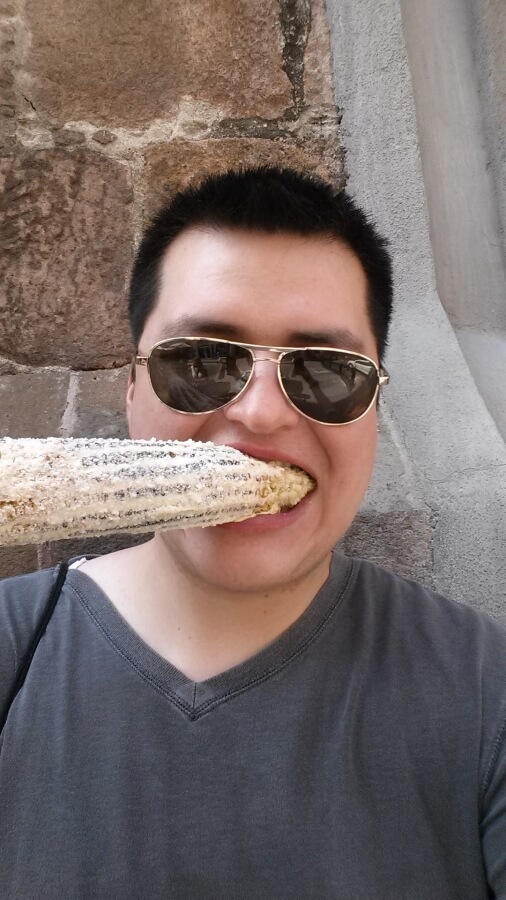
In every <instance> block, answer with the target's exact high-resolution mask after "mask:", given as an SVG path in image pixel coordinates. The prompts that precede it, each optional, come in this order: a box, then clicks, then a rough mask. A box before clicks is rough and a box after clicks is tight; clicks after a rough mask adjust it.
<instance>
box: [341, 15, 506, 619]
mask: <svg viewBox="0 0 506 900" xmlns="http://www.w3.org/2000/svg"><path fill="white" fill-rule="evenodd" d="M327 9H328V16H329V22H330V28H331V36H332V46H333V65H334V83H335V91H336V102H337V105H338V106H339V107H340V109H341V113H342V126H341V127H342V141H343V144H344V146H345V147H346V166H347V175H348V186H349V188H350V190H351V192H352V193H353V194H354V195H355V196H356V198H357V199H358V201H359V202H361V203H362V204H363V205H364V206H365V207H366V208H367V209H369V210H370V212H371V214H372V216H373V217H374V219H375V220H376V221H377V223H378V225H379V226H380V228H381V229H382V230H383V231H384V232H385V233H386V234H387V235H388V236H389V237H390V239H391V246H392V251H393V256H394V269H395V279H396V313H395V318H394V322H393V329H392V338H391V343H390V350H389V354H388V358H387V365H388V367H389V368H390V370H391V375H392V381H391V385H390V386H389V388H388V390H387V391H386V392H385V395H386V397H387V398H388V399H387V400H386V404H387V409H386V415H385V418H386V421H387V424H388V435H387V447H386V448H385V450H384V452H386V453H390V454H392V455H397V456H399V455H400V456H402V457H403V458H404V459H405V460H407V462H406V464H405V467H404V468H405V471H410V472H411V488H412V490H417V489H420V490H421V493H422V496H423V499H424V502H425V504H426V505H427V508H429V509H430V510H431V512H432V525H433V527H432V555H433V565H434V581H435V584H436V587H437V588H438V589H439V590H441V591H442V592H443V593H445V594H448V595H449V596H451V597H453V598H455V599H459V600H465V601H466V602H469V603H472V604H475V605H477V606H480V607H483V608H485V609H488V610H489V611H491V612H495V613H496V614H504V613H506V586H505V577H504V576H505V559H506V534H505V522H506V479H505V475H506V448H505V444H504V440H503V439H502V437H501V435H500V433H499V430H498V427H497V424H496V421H495V420H494V418H493V417H492V416H491V415H490V413H489V411H488V409H487V406H486V405H485V403H484V401H483V398H482V396H481V394H480V392H479V390H478V389H477V386H476V382H475V379H474V378H473V374H472V373H471V372H470V369H469V366H468V364H467V362H466V359H465V358H464V356H463V354H462V350H461V347H460V345H459V342H458V341H457V338H456V335H455V332H454V329H453V328H452V325H451V323H450V321H449V319H448V315H447V313H446V311H445V309H444V307H443V305H442V303H441V301H440V297H439V295H438V291H437V287H436V272H435V266H434V254H433V248H432V244H431V230H430V224H429V214H428V209H427V202H426V194H425V185H424V179H423V170H422V166H421V160H420V150H419V137H418V131H417V120H416V113H415V99H414V95H413V87H412V75H411V71H410V66H409V59H408V55H407V52H406V44H405V35H404V30H403V22H402V17H401V7H400V2H399V0H361V2H360V3H356V2H355V0H328V2H327ZM438 124H439V123H436V122H434V123H433V126H434V127H436V125H438ZM461 187H462V189H463V186H461ZM451 225H452V223H450V225H449V226H448V227H450V226H451ZM452 241H453V239H452ZM380 474H381V471H380ZM386 493H387V487H386V485H384V484H383V485H382V484H381V482H378V481H377V482H376V484H375V492H374V494H373V498H372V499H373V502H374V503H375V504H376V505H380V504H381V503H382V502H385V501H386V497H385V495H386ZM408 495H409V491H407V490H406V500H405V502H406V505H408V503H409V496H408ZM369 502H370V501H369Z"/></svg>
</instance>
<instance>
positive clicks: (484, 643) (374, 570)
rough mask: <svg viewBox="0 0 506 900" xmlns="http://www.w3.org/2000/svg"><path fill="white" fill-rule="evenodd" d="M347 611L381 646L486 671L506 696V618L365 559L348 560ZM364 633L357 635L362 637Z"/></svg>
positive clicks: (421, 659) (466, 671)
mask: <svg viewBox="0 0 506 900" xmlns="http://www.w3.org/2000/svg"><path fill="white" fill-rule="evenodd" d="M352 571H353V575H352V579H351V585H350V589H351V594H350V602H349V604H348V610H349V615H350V616H351V617H352V619H353V620H354V622H355V627H356V628H357V629H361V630H364V629H365V630H366V632H368V633H370V634H372V633H374V634H375V635H376V637H377V638H378V640H379V641H380V643H381V645H382V646H383V648H384V650H385V651H387V649H390V650H395V649H398V648H400V647H401V648H403V650H404V651H405V652H406V653H411V654H413V657H414V659H415V660H416V661H418V662H419V663H423V664H424V665H428V664H429V663H430V661H431V660H432V661H434V662H435V663H436V664H437V665H438V666H439V665H441V666H443V667H444V668H447V669H452V670H453V671H455V670H457V669H459V667H460V668H461V670H462V674H463V675H466V676H467V677H469V678H471V677H473V675H474V677H475V678H476V677H480V673H481V672H483V671H486V672H488V673H489V674H490V677H491V678H493V679H494V680H496V681H497V680H499V681H500V682H501V687H502V690H503V692H504V693H505V694H506V622H505V621H504V620H501V619H497V618H493V617H492V616H491V615H489V614H487V613H486V612H484V611H482V610H480V609H476V608H475V607H473V606H470V605H466V604H465V603H459V602H456V601H455V600H452V599H449V598H448V597H444V596H442V595H441V594H439V593H437V592H436V591H433V590H431V589H429V588H427V587H424V586H423V585H421V584H418V583H417V582H415V581H411V580H409V579H407V578H402V577H400V576H399V575H395V574H394V573H392V572H389V571H387V570H386V569H383V568H381V567H379V566H376V565H374V564H373V563H370V562H368V561H366V560H360V559H354V560H353V562H352ZM365 638H366V634H363V639H365Z"/></svg>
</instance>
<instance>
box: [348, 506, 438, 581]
mask: <svg viewBox="0 0 506 900" xmlns="http://www.w3.org/2000/svg"><path fill="white" fill-rule="evenodd" d="M339 547H340V549H341V550H343V551H344V553H346V554H347V555H348V556H356V557H360V558H362V559H368V560H369V561H370V562H373V563H376V565H378V566H383V568H385V569H389V570H390V571H392V572H395V574H396V575H401V576H402V577H403V578H409V579H412V580H414V581H418V582H420V584H423V585H424V586H425V587H428V588H431V589H434V583H435V579H434V571H433V560H432V516H431V514H430V513H429V512H424V511H422V510H415V511H409V512H390V513H388V514H384V513H379V514H376V515H375V514H374V513H369V514H364V513H359V515H358V516H357V518H356V519H355V521H354V523H353V525H352V526H351V528H350V529H349V531H348V532H347V534H346V535H345V536H344V538H343V539H342V540H341V541H340V543H339Z"/></svg>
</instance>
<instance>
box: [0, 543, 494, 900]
mask: <svg viewBox="0 0 506 900" xmlns="http://www.w3.org/2000/svg"><path fill="white" fill-rule="evenodd" d="M53 579H54V571H53V570H45V571H42V572H38V573H34V574H32V575H25V576H20V577H18V578H14V579H8V580H5V581H3V582H1V583H0V707H1V705H2V703H3V702H4V698H5V696H6V693H7V689H8V686H9V685H10V684H11V683H12V680H13V678H14V672H15V669H16V665H17V663H18V661H19V659H20V658H21V657H22V654H23V651H24V648H25V647H26V645H27V643H28V641H29V638H30V635H31V634H32V632H33V629H34V628H35V624H36V622H37V620H38V617H39V616H40V612H41V609H42V606H43V603H44V600H45V599H46V598H47V595H48V593H49V589H50V585H51V582H52V580H53ZM139 602H142V597H139ZM505 730H506V629H504V627H503V626H502V625H500V624H499V623H497V622H495V621H493V620H492V619H490V618H488V617H487V616H485V615H483V614H480V613H478V612H476V611H475V610H473V609H470V608H467V607H464V606H461V605H459V604H457V603H454V602H452V601H449V600H446V599H444V598H441V597H439V596H437V595H436V594H433V593H431V592H430V591H427V590H424V589H423V588H421V587H420V586H419V585H416V584H414V583H412V582H409V581H405V580H403V579H401V578H398V577H396V576H394V575H392V574H390V573H388V572H385V571H383V570H382V569H379V568H377V567H376V566H374V565H372V564H370V563H367V562H363V561H356V560H355V561H353V562H352V561H351V560H348V559H346V558H345V557H344V556H342V555H341V554H338V553H335V554H334V561H333V568H332V573H331V577H330V578H329V580H328V581H327V583H326V584H325V586H324V587H323V588H322V590H321V591H320V592H319V594H318V595H317V596H316V597H315V599H314V601H313V602H312V604H311V606H310V607H309V608H308V609H307V610H306V612H305V613H304V614H303V615H302V617H301V618H300V619H299V620H298V621H297V622H295V624H294V625H292V626H291V627H290V628H289V629H288V631H286V632H285V633H284V634H282V635H281V636H280V637H279V638H278V639H276V640H275V641H274V643H272V644H271V645H270V646H269V647H267V648H266V649H264V650H263V651H261V652H260V653H258V654H257V655H256V656H254V657H253V658H251V659H249V660H248V661H246V662H244V663H243V664H241V665H238V666H236V667H234V668H233V669H231V670H229V671H227V672H225V673H223V674H222V675H218V676H217V677H214V678H210V679H209V680H208V681H206V682H202V683H197V684H196V683H193V682H190V681H189V680H188V679H187V678H186V677H184V676H183V675H182V674H181V673H180V672H179V671H178V670H177V669H175V668H174V667H173V666H171V665H170V664H169V663H167V662H166V661H165V660H163V659H162V658H161V657H159V656H158V655H157V654H156V653H155V652H154V651H153V650H151V649H150V648H149V647H148V646H146V645H145V644H144V643H143V641H142V640H141V639H140V638H139V637H138V635H137V634H136V633H135V632H134V631H132V629H131V628H130V627H129V626H128V625H127V623H126V622H125V621H124V620H123V619H122V618H121V616H120V615H119V613H118V612H117V610H116V608H115V607H114V606H113V605H112V603H111V602H110V601H109V600H108V598H107V597H106V596H105V595H104V594H103V592H102V591H101V590H100V589H99V588H98V586H97V585H96V584H95V583H94V582H93V581H92V580H91V579H90V578H89V577H88V576H87V575H86V574H85V573H84V572H81V571H80V570H79V569H77V570H74V571H70V572H69V574H68V576H67V580H66V582H65V586H64V589H63V592H62V595H61V597H60V600H59V602H58V604H57V606H56V609H55V612H54V614H53V617H52V619H51V621H50V623H49V626H48V629H47V631H46V634H45V635H44V637H43V638H42V640H41V643H40V644H39V647H38V649H37V652H36V654H35V656H34V659H33V662H32V665H31V667H30V670H29V673H28V676H27V680H26V682H25V684H24V686H23V688H22V690H21V691H20V693H19V694H18V696H17V698H16V700H15V701H14V704H13V706H12V708H11V711H10V714H9V716H8V719H7V723H6V726H5V729H4V731H3V734H2V737H1V751H0V897H1V898H2V900H29V898H30V900H35V898H37V900H39V898H45V900H60V898H61V900H69V898H72V900H81V898H82V900H102V898H103V900H106V898H107V900H115V898H118V900H120V898H121V900H141V898H142V900H161V898H163V900H334V898H339V900H482V898H483V900H485V898H491V897H494V898H501V900H504V898H506V744H505V742H506V735H505Z"/></svg>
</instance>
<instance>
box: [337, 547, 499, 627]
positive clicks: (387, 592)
mask: <svg viewBox="0 0 506 900" xmlns="http://www.w3.org/2000/svg"><path fill="white" fill-rule="evenodd" d="M352 565H353V570H354V581H353V584H354V590H355V591H356V592H357V593H358V594H360V596H361V598H362V599H363V600H364V602H366V603H372V604H374V605H375V606H376V607H380V608H381V610H382V612H383V614H385V613H386V612H387V611H388V609H390V610H391V611H392V612H393V613H396V614H398V615H399V616H402V617H403V618H405V619H406V620H415V621H419V622H420V623H421V622H422V621H427V622H428V623H430V622H432V621H433V622H435V623H440V624H442V623H446V624H448V625H449V624H450V623H452V622H453V623H455V626H456V627H457V628H460V629H462V628H464V629H465V628H473V629H477V628H478V629H479V628H480V627H483V628H485V629H487V628H491V629H492V631H493V632H495V633H496V634H497V635H498V636H499V639H501V638H502V639H506V618H505V617H503V618H495V617H493V616H491V615H490V614H489V613H487V612H485V611H483V610H481V609H478V608H476V607H474V606H472V605H471V604H470V603H460V602H457V601H456V600H452V599H451V598H449V597H445V596H444V595H442V594H440V593H438V592H437V591H435V590H432V589H430V588H428V587H426V586H424V585H422V584H420V583H419V582H416V581H412V580H410V579H408V578H403V577H402V576H400V575H396V574H394V573H393V572H390V571H388V570H387V569H383V568H381V566H377V565H375V564H374V563H371V562H368V561H367V560H364V559H354V560H353V561H352Z"/></svg>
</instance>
